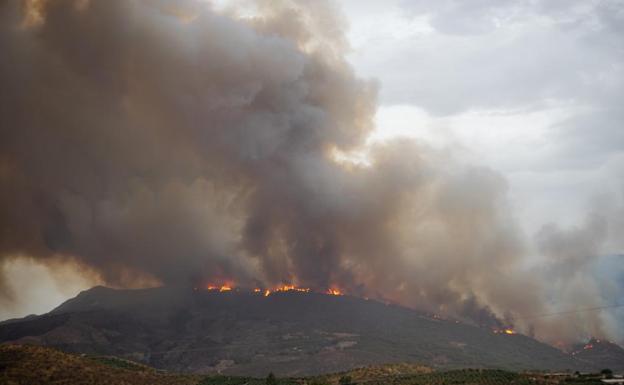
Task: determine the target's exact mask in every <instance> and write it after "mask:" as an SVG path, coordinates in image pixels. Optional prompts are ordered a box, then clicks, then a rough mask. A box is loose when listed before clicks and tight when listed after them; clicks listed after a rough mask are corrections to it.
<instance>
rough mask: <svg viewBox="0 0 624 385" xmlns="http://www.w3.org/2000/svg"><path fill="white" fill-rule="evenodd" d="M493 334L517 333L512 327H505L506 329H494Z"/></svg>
mask: <svg viewBox="0 0 624 385" xmlns="http://www.w3.org/2000/svg"><path fill="white" fill-rule="evenodd" d="M494 334H509V335H512V334H517V333H516V331H515V330H513V329H509V328H506V329H494Z"/></svg>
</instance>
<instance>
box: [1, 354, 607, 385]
mask: <svg viewBox="0 0 624 385" xmlns="http://www.w3.org/2000/svg"><path fill="white" fill-rule="evenodd" d="M347 380H348V381H347ZM266 383H267V382H266V379H265V378H257V377H256V378H254V377H234V376H222V375H212V376H200V375H181V374H171V373H166V372H163V371H157V370H154V369H152V368H149V367H146V366H143V365H140V364H136V363H132V362H130V361H126V360H122V359H118V358H114V357H100V356H85V355H74V354H68V353H63V352H60V351H58V350H55V349H52V348H45V347H40V346H26V345H8V344H5V345H0V384H20V385H35V384H36V385H61V384H72V385H112V384H115V385H130V384H132V385H143V384H145V385H147V384H150V385H265V384H266ZM341 383H349V384H352V385H355V384H368V385H387V384H393V385H420V384H422V385H431V384H436V385H451V384H473V385H528V384H531V385H557V384H560V383H574V384H575V385H590V384H596V385H599V384H600V381H599V379H597V378H596V376H584V378H578V377H576V378H573V377H572V376H568V378H548V377H547V376H545V375H542V374H539V373H515V372H510V371H503V370H492V369H462V370H452V371H432V370H431V369H430V368H427V367H423V366H414V365H408V364H396V365H383V366H371V367H365V368H359V369H356V370H353V371H349V372H343V373H336V374H330V375H323V376H317V377H305V378H304V377H298V378H297V377H286V378H277V379H276V382H275V385H312V384H314V385H340V384H341Z"/></svg>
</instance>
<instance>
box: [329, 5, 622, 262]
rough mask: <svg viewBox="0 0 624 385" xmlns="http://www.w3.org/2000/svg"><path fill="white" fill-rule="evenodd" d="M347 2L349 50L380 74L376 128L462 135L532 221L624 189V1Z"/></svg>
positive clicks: (388, 132) (567, 221) (566, 220)
mask: <svg viewBox="0 0 624 385" xmlns="http://www.w3.org/2000/svg"><path fill="white" fill-rule="evenodd" d="M341 5H342V6H343V9H344V11H345V14H346V17H347V18H348V20H349V23H350V27H351V28H350V31H349V33H348V36H349V40H350V42H351V44H352V47H353V52H352V53H351V55H350V60H351V62H352V63H353V65H354V66H355V68H356V69H357V71H358V73H360V74H361V75H363V76H367V77H373V78H375V79H378V81H379V85H380V102H381V104H380V107H379V111H378V114H377V123H378V133H377V136H376V137H377V138H383V137H386V136H392V135H410V136H416V137H418V138H420V139H422V140H425V141H430V142H431V143H434V144H435V145H437V146H457V147H460V148H461V149H462V150H463V151H464V152H465V156H466V161H470V162H477V163H481V164H487V165H489V166H490V167H492V168H494V169H496V170H498V171H500V172H502V173H503V174H504V175H505V176H506V177H507V180H508V183H509V189H510V195H511V197H512V198H513V203H514V205H515V207H516V213H517V215H518V218H519V219H520V220H521V221H522V223H523V224H524V225H525V226H526V227H525V228H526V230H527V231H529V232H531V231H534V230H535V229H536V227H539V226H540V225H541V224H545V223H548V222H556V223H559V224H562V225H566V226H568V225H570V226H574V225H578V224H579V222H581V221H583V219H584V216H585V215H586V212H587V210H588V209H589V208H590V206H592V205H593V204H596V202H595V201H596V200H604V199H614V200H616V201H617V200H618V199H620V198H621V193H622V177H623V169H622V165H623V162H624V159H623V158H622V156H623V155H624V152H623V151H624V127H623V126H622V124H623V119H622V117H623V115H624V111H623V108H622V100H623V97H624V60H623V58H624V2H622V1H609V0H607V1H503V2H501V1H452V0H448V1H387V2H386V1H384V2H379V1H357V0H354V1H344V2H341ZM607 196H609V197H607ZM612 251H613V252H620V251H621V248H619V249H618V248H617V247H615V248H614V249H613V250H612Z"/></svg>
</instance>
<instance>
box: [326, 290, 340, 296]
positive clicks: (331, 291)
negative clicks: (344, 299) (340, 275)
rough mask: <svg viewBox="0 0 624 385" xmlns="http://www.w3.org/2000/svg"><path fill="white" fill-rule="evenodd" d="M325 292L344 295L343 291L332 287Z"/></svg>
mask: <svg viewBox="0 0 624 385" xmlns="http://www.w3.org/2000/svg"><path fill="white" fill-rule="evenodd" d="M325 294H330V295H342V292H341V291H340V290H338V289H336V288H332V289H327V291H326V292H325Z"/></svg>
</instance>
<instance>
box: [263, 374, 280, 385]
mask: <svg viewBox="0 0 624 385" xmlns="http://www.w3.org/2000/svg"><path fill="white" fill-rule="evenodd" d="M265 383H266V385H277V379H276V378H275V374H273V372H271V373H269V375H268V376H267V378H266V382H265Z"/></svg>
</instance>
